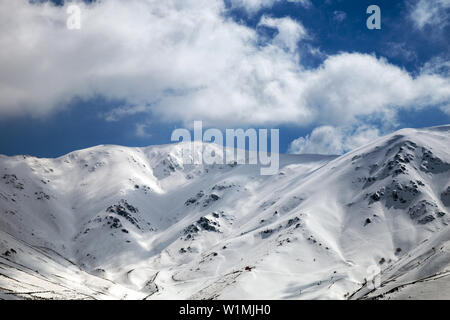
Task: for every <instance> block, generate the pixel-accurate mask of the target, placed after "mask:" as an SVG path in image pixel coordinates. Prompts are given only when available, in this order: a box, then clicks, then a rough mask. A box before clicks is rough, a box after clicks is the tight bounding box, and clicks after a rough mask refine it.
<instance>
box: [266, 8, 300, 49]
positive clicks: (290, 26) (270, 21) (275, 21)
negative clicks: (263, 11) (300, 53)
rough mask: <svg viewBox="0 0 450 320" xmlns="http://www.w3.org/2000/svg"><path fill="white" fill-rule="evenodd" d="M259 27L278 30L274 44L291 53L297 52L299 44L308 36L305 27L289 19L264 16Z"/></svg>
mask: <svg viewBox="0 0 450 320" xmlns="http://www.w3.org/2000/svg"><path fill="white" fill-rule="evenodd" d="M258 26H264V27H269V28H274V29H277V30H278V34H277V35H276V36H275V37H274V39H273V40H272V43H273V44H274V45H276V46H278V47H280V48H285V49H287V50H289V51H291V52H295V50H296V49H297V44H298V42H299V41H300V40H301V39H303V38H305V37H306V35H307V32H306V29H305V28H304V27H303V25H301V24H300V23H299V22H297V21H294V20H292V19H291V18H288V17H286V18H271V17H267V16H263V17H262V18H261V20H260V22H259V23H258Z"/></svg>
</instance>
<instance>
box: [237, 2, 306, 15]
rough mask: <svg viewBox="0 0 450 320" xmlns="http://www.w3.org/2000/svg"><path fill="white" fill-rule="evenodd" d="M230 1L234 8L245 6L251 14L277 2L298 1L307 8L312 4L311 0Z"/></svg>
mask: <svg viewBox="0 0 450 320" xmlns="http://www.w3.org/2000/svg"><path fill="white" fill-rule="evenodd" d="M230 2H231V5H232V7H233V8H243V9H245V10H246V11H247V12H248V13H250V14H253V13H256V12H258V11H259V10H261V9H264V8H271V7H272V6H273V5H274V4H275V3H277V2H278V3H280V2H291V3H297V4H299V5H301V6H303V7H305V8H309V7H310V6H312V3H311V1H310V0H230Z"/></svg>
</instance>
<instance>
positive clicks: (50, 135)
mask: <svg viewBox="0 0 450 320" xmlns="http://www.w3.org/2000/svg"><path fill="white" fill-rule="evenodd" d="M202 1H203V0H198V3H200V2H202ZM104 2H117V1H114V0H109V1H104ZM119 2H120V1H119ZM167 2H168V3H172V2H173V3H176V2H177V0H167ZM212 2H215V3H216V4H218V5H219V6H221V8H220V9H216V8H215V7H213V6H212V5H211V7H210V6H209V5H208V6H201V5H200V4H195V3H193V1H186V2H185V4H183V6H185V7H183V8H181V9H180V8H177V7H176V6H174V7H171V6H170V5H167V6H164V7H161V8H159V7H158V6H161V5H158V4H157V2H155V1H141V3H138V2H136V1H130V2H129V5H127V4H126V3H127V2H126V1H125V2H122V3H121V4H120V6H125V7H123V8H122V7H120V8H117V7H114V6H111V5H108V4H102V5H99V6H97V7H95V5H94V4H80V6H81V14H82V18H83V15H85V16H84V17H85V18H84V19H85V20H84V21H83V24H82V28H81V29H80V30H77V31H74V30H66V28H65V26H64V22H65V19H67V14H66V12H65V9H66V8H67V6H68V3H65V4H63V3H61V2H58V4H59V6H54V5H52V4H51V3H48V2H45V1H44V3H43V4H42V3H41V4H39V3H30V2H27V1H17V3H16V4H14V5H11V4H5V3H3V4H2V6H3V8H1V11H2V12H4V13H5V12H7V11H9V14H8V19H9V20H7V21H8V22H9V26H10V27H11V28H12V29H11V30H7V28H6V29H3V31H0V41H3V42H4V43H6V44H8V46H2V47H4V48H6V55H2V56H1V57H0V68H3V69H4V70H6V72H3V76H1V77H0V95H1V96H2V99H1V100H3V102H2V103H1V105H0V135H1V137H2V138H1V139H0V153H1V154H6V155H15V154H31V155H35V156H39V157H56V156H60V155H62V154H65V153H67V152H70V151H73V150H75V149H80V148H85V147H90V146H94V145H98V144H120V145H126V146H146V145H152V144H165V143H170V135H171V132H172V130H173V129H174V128H177V127H183V126H189V123H191V122H192V121H193V120H194V119H196V120H203V121H204V123H205V125H206V126H214V127H219V128H249V127H254V128H279V129H280V139H281V141H280V151H282V152H287V151H290V152H297V153H302V152H304V153H310V152H318V153H343V152H346V151H348V150H350V149H351V148H354V147H357V146H358V145H360V144H362V143H364V142H367V141H370V140H371V139H373V138H375V137H377V136H380V135H383V134H387V133H389V132H392V131H394V130H396V129H399V128H403V127H424V126H434V125H441V124H448V123H449V122H450V121H449V120H450V100H449V97H450V93H449V92H450V91H449V90H450V89H449V81H450V80H449V76H450V72H449V69H450V65H449V60H450V59H449V57H450V41H448V35H449V34H450V24H449V21H450V20H449V17H450V1H448V0H438V1H435V2H434V1H424V0H420V1H372V0H371V1H362V0H361V1H350V0H328V1H325V0H318V1H306V0H302V1H299V0H297V1H296V2H291V1H282V0H278V1H277V0H265V1H264V0H261V1H260V3H259V2H258V0H255V1H253V2H252V1H249V0H226V1H225V3H223V2H222V0H215V1H210V2H209V3H212ZM143 3H145V4H143ZM186 3H187V4H186ZM191 3H192V4H191ZM249 3H250V4H251V5H249ZM255 3H256V4H257V5H256V7H255ZM371 4H376V5H378V6H379V7H380V8H381V19H382V22H381V24H382V28H381V30H368V29H367V28H366V19H367V17H368V16H369V15H368V14H366V8H367V7H368V6H369V5H371ZM174 8H175V9H174ZM203 8H205V9H203ZM127 10H128V11H127ZM145 10H148V12H151V13H149V14H148V15H146V14H145ZM152 10H155V12H156V11H158V12H159V16H158V17H157V18H158V19H160V20H158V21H156V22H155V21H154V19H156V18H155V17H156V16H154V15H153V14H154V13H153V11H152ZM171 10H173V12H172V11H171ZM124 12H125V13H124ZM161 12H162V13H161ZM87 13H89V14H87ZM126 13H128V15H127V14H126ZM134 14H135V15H134ZM165 15H166V16H165ZM173 16H175V17H177V20H174V19H172V18H170V17H173ZM42 17H45V18H46V19H42ZM105 17H113V18H114V19H115V20H111V19H109V20H108V19H106V18H105ZM130 17H133V18H131V20H129V19H130ZM153 18H154V19H153ZM202 19H203V20H202ZM43 21H44V22H43ZM45 21H46V22H45ZM48 21H51V23H49V22H48ZM130 21H131V22H130ZM180 21H181V22H180ZM205 21H206V22H205ZM144 22H145V23H144ZM147 22H148V23H147ZM157 22H158V23H157ZM109 23H110V24H111V26H108V24H109ZM7 26H8V25H7ZM186 26H188V27H186ZM191 26H193V27H192V29H189V28H190V27H191ZM205 26H206V27H205ZM209 29H212V31H211V32H210V31H209ZM199 30H200V31H199ZM9 31H11V32H14V34H15V35H16V38H14V37H10V36H8V35H10V33H8V32H9ZM127 35H130V36H127ZM97 37H98V38H97ZM23 39H28V40H26V41H23ZM30 39H31V40H30ZM6 41H7V42H6ZM133 41H134V42H133ZM136 48H138V49H136ZM47 50H48V51H47ZM68 50H70V51H68ZM141 55H142V57H141ZM146 56H148V57H149V60H146V59H145V57H146ZM159 59H161V60H159ZM242 61H245V63H243V62H242ZM247 66H251V67H248V70H247ZM353 66H354V68H353ZM366 66H367V68H366ZM266 69H267V70H266ZM260 70H263V71H264V72H263V73H262V75H257V76H255V74H258V72H260ZM375 72H376V73H375ZM236 73H238V75H239V76H237V77H236V76H235V74H236ZM254 77H257V79H256V80H255V79H254ZM222 80H223V83H222ZM314 81H317V83H318V86H314V85H313V84H314ZM213 82H214V84H212V83H213ZM325 82H326V85H325V84H324V83H325ZM322 84H324V87H323V88H322V87H321V85H322ZM397 86H398V88H397ZM316 88H317V89H316ZM403 89H404V90H405V92H404V94H403V92H399V91H401V90H403ZM242 91H243V92H242ZM261 92H262V93H263V94H261ZM19 93H20V94H19ZM372 94H373V96H372ZM368 95H371V96H370V98H365V97H367V96H368ZM230 97H231V98H230ZM337 97H338V98H337ZM228 99H229V100H228ZM366 106H367V110H364V109H366ZM330 141H331V143H330Z"/></svg>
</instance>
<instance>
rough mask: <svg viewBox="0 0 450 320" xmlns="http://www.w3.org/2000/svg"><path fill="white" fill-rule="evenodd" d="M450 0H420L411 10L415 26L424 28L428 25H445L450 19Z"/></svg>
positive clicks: (440, 26)
mask: <svg viewBox="0 0 450 320" xmlns="http://www.w3.org/2000/svg"><path fill="white" fill-rule="evenodd" d="M449 9H450V0H433V1H430V0H419V1H417V2H416V3H415V5H414V6H413V9H412V10H411V15H410V16H411V19H412V20H413V22H414V24H415V26H416V27H417V28H419V29H423V28H424V27H425V26H426V25H431V26H437V27H439V28H442V27H445V26H446V25H447V24H448V23H449V19H450V13H449Z"/></svg>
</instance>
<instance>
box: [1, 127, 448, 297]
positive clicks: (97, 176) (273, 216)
mask: <svg viewBox="0 0 450 320" xmlns="http://www.w3.org/2000/svg"><path fill="white" fill-rule="evenodd" d="M449 135H450V126H448V125H447V126H440V127H433V128H424V129H403V130H400V131H397V132H395V133H393V134H391V135H388V136H386V137H382V138H380V139H377V140H375V141H373V142H371V143H369V144H368V145H366V146H362V147H360V148H357V149H356V150H353V151H351V152H349V153H347V154H345V155H343V156H340V157H336V156H321V155H299V156H291V155H283V154H281V155H280V172H279V174H278V175H274V176H267V177H264V176H260V175H259V167H258V166H257V165H235V164H234V163H227V164H223V165H213V166H207V165H198V166H196V165H185V164H183V162H182V155H181V153H180V152H181V149H182V147H181V146H180V145H179V144H172V145H163V146H149V147H144V148H131V147H121V146H113V145H102V146H97V147H93V148H88V149H83V150H78V151H74V152H71V153H69V154H67V155H64V156H61V157H58V158H54V159H51V158H44V159H39V158H34V157H29V156H15V157H6V156H1V157H0V178H1V179H0V298H21V299H23V298H55V297H56V298H80V299H82V298H93V299H105V298H107V299H130V298H132V299H144V298H148V299H167V298H181V299H187V298H196V299H210V298H216V299H227V298H231V299H235V298H242V297H245V298H262V299H266V298H268V299H310V298H318V299H330V298H333V299H347V298H373V297H378V298H382V297H392V298H394V296H393V294H392V293H389V294H387V293H386V292H387V291H389V290H392V288H391V289H389V290H387V289H386V290H385V288H390V287H389V285H388V284H389V283H390V284H391V285H392V283H393V281H392V279H397V280H396V281H398V283H400V280H401V281H405V283H410V282H413V281H415V280H418V279H419V276H416V277H414V275H413V273H414V272H419V271H417V270H418V269H417V268H412V267H410V268H409V269H407V268H403V269H402V267H401V264H402V263H404V262H403V261H405V260H407V259H406V258H405V257H407V256H408V254H411V255H412V256H411V257H410V259H412V260H411V261H415V262H420V263H425V262H423V261H422V260H421V258H420V256H423V253H421V254H419V253H414V252H416V251H417V252H419V251H420V247H421V246H424V245H423V243H424V241H425V243H427V241H430V242H429V243H432V242H433V241H434V242H433V243H434V244H436V243H439V241H441V243H442V247H443V248H446V245H445V243H446V241H447V240H446V236H445V235H446V234H447V229H448V228H447V226H448V223H449V222H450V221H449V209H448V205H449V203H450V189H448V188H450V183H449V181H450V175H449V172H450V164H449V163H450V153H449V148H448V146H449V141H450V139H449ZM209 147H211V146H209ZM212 147H213V148H214V147H218V146H212ZM447 192H448V195H447ZM447 197H448V198H449V200H447ZM447 201H448V202H447ZM434 238H436V239H440V240H429V239H434ZM43 247H45V248H46V249H42V248H43ZM39 248H41V249H39ZM399 249H400V250H399ZM12 250H14V251H12ZM415 250H416V251H415ZM423 250H425V251H426V252H428V251H429V250H431V249H430V248H427V247H426V245H425V246H424V249H423ZM8 252H9V253H8ZM416 254H417V255H418V256H415V255H416ZM433 257H435V258H433V259H437V260H436V261H439V264H442V265H439V267H433V268H429V269H430V270H434V271H436V270H438V271H437V272H438V273H440V272H444V273H445V270H446V269H445V268H446V266H447V263H442V261H446V259H447V258H446V257H447V254H446V251H445V250H442V251H441V253H439V254H436V255H433ZM415 259H416V260H415ZM417 259H418V260H417ZM433 259H431V260H427V261H434V260H433ZM68 261H70V262H68ZM67 263H69V264H70V265H71V266H72V268H74V269H73V270H72V271H73V272H72V271H70V273H69V274H67V272H66V267H65V266H66V265H67ZM47 265H51V266H52V267H51V268H50V267H48V266H47ZM397 266H400V267H397ZM374 268H375V269H376V268H378V269H379V272H378V273H380V276H379V277H380V278H381V284H380V286H378V287H377V288H376V289H374V290H372V289H371V288H369V287H370V285H369V284H370V281H367V280H368V279H369V278H371V277H372V276H373V274H372V273H373V270H374ZM18 269H20V271H18ZM378 269H377V270H378ZM14 270H16V271H14ZM392 270H394V271H392ZM398 270H400V271H398ZM405 270H407V271H405ZM427 270H428V269H427ZM35 271H37V272H35ZM434 271H430V274H426V271H423V270H422V271H420V272H421V275H426V276H433V275H434V274H435V273H433V272H434ZM18 273H19V274H18ZM378 273H377V274H378ZM42 275H45V277H42ZM37 277H38V278H39V279H37ZM43 278H45V279H51V281H50V282H51V284H49V283H47V282H46V280H45V279H43ZM61 278H64V279H66V280H64V281H62V280H61ZM87 279H89V280H87ZM443 279H444V280H445V279H446V278H445V277H444V278H441V279H440V281H443ZM408 281H409V282H408ZM385 282H387V283H388V284H385ZM91 283H92V285H91ZM441 286H442V285H441ZM21 288H22V289H23V290H21ZM36 288H39V290H36ZM99 288H100V289H99ZM402 288H407V289H399V292H403V291H404V292H406V291H407V290H411V289H410V288H411V286H410V285H405V286H404V287H402ZM25 289H26V290H25ZM441 289H442V288H441ZM33 290H34V291H33ZM65 290H66V291H65ZM383 290H384V291H383ZM414 290H416V289H414ZM24 292H25V293H24ZM30 292H37V293H30Z"/></svg>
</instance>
